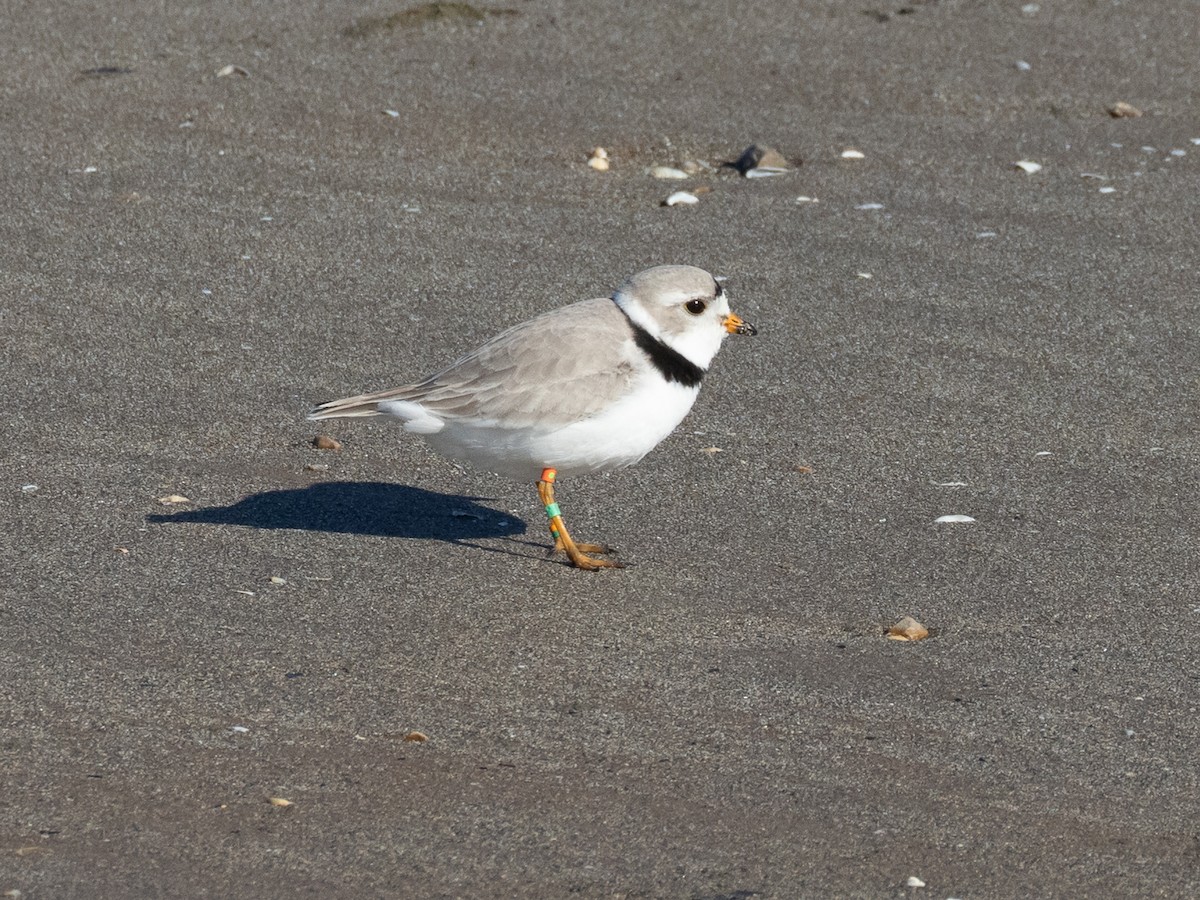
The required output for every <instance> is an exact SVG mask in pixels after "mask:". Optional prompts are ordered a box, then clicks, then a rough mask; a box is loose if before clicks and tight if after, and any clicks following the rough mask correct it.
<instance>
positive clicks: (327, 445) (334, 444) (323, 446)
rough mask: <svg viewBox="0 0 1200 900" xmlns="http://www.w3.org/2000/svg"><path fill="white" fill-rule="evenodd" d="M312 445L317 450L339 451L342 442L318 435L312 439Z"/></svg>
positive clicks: (325, 435)
mask: <svg viewBox="0 0 1200 900" xmlns="http://www.w3.org/2000/svg"><path fill="white" fill-rule="evenodd" d="M312 445H313V446H314V447H316V448H317V449H318V450H341V449H342V442H341V441H339V440H337V439H336V438H332V437H330V436H329V435H327V434H318V435H317V436H316V437H315V438H313V439H312Z"/></svg>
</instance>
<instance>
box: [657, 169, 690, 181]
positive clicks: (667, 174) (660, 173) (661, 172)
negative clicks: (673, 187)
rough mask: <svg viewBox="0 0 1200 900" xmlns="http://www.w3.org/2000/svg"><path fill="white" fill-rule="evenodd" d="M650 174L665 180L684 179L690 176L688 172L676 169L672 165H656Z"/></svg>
mask: <svg viewBox="0 0 1200 900" xmlns="http://www.w3.org/2000/svg"><path fill="white" fill-rule="evenodd" d="M650 174H651V175H653V176H654V177H655V178H661V179H663V180H664V181H683V180H684V179H685V178H687V177H688V173H687V172H685V171H683V169H676V168H674V167H672V166H655V167H654V168H653V169H651V170H650Z"/></svg>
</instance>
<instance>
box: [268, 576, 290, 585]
mask: <svg viewBox="0 0 1200 900" xmlns="http://www.w3.org/2000/svg"><path fill="white" fill-rule="evenodd" d="M271 584H287V579H286V578H280V577H279V576H278V575H272V576H271Z"/></svg>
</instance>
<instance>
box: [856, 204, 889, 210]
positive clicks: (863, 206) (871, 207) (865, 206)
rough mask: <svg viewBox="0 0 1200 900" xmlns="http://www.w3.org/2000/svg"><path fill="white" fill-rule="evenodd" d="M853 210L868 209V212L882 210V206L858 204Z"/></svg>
mask: <svg viewBox="0 0 1200 900" xmlns="http://www.w3.org/2000/svg"><path fill="white" fill-rule="evenodd" d="M854 208H855V209H868V210H870V209H883V204H882V203H860V204H858V206H856V207H854Z"/></svg>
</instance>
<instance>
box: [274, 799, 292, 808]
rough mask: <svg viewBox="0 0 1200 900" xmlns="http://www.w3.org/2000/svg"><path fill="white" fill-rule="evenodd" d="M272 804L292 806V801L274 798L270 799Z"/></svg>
mask: <svg viewBox="0 0 1200 900" xmlns="http://www.w3.org/2000/svg"><path fill="white" fill-rule="evenodd" d="M270 803H271V805H272V806H291V805H292V801H291V800H285V799H284V798H283V797H272V798H270Z"/></svg>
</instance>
